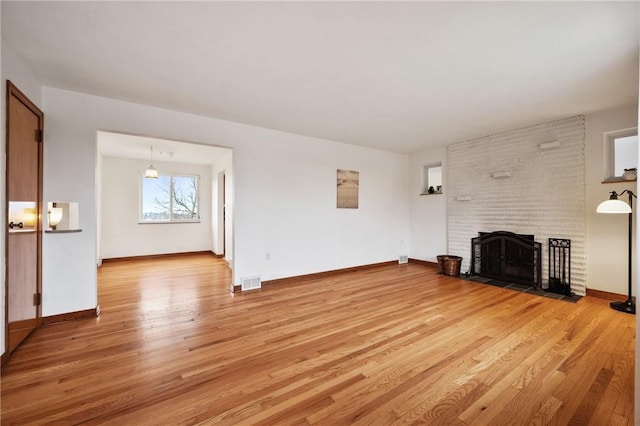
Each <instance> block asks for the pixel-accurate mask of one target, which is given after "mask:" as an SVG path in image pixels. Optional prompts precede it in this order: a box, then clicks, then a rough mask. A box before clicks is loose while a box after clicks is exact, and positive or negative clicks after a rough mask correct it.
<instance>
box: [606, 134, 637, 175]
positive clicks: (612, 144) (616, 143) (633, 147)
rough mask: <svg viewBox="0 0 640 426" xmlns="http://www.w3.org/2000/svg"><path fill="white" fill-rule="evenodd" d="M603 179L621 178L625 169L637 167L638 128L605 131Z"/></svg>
mask: <svg viewBox="0 0 640 426" xmlns="http://www.w3.org/2000/svg"><path fill="white" fill-rule="evenodd" d="M605 152H606V156H605V160H606V163H605V181H616V180H622V179H623V177H622V175H623V174H624V172H625V170H629V169H637V168H638V129H637V128H632V129H624V130H617V131H614V132H607V133H605Z"/></svg>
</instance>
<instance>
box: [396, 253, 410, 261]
mask: <svg viewBox="0 0 640 426" xmlns="http://www.w3.org/2000/svg"><path fill="white" fill-rule="evenodd" d="M398 263H409V256H407V255H406V254H403V255H400V256H398Z"/></svg>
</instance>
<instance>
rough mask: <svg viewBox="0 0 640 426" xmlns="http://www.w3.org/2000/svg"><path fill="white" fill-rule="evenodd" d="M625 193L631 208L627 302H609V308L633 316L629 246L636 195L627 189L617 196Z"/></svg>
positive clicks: (630, 238) (633, 305) (634, 308)
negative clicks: (627, 195)
mask: <svg viewBox="0 0 640 426" xmlns="http://www.w3.org/2000/svg"><path fill="white" fill-rule="evenodd" d="M625 192H626V193H628V194H629V207H630V208H631V211H630V212H629V258H628V265H627V267H628V276H627V280H628V291H627V295H628V296H627V300H625V301H624V302H611V303H610V304H609V306H611V308H612V309H615V310H616V311H621V312H626V313H628V314H635V313H636V304H635V302H634V301H633V297H632V296H631V290H632V273H631V264H632V256H631V246H632V243H633V239H632V236H631V232H632V229H633V197H635V196H636V194H634V193H633V192H631V191H630V190H628V189H625V190H624V191H622V193H620V194H618V195H624V193H625Z"/></svg>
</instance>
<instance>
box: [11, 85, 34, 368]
mask: <svg viewBox="0 0 640 426" xmlns="http://www.w3.org/2000/svg"><path fill="white" fill-rule="evenodd" d="M43 121H44V114H43V113H42V111H40V109H38V108H37V107H36V106H35V105H34V104H33V103H32V102H31V101H30V100H29V99H28V98H27V97H26V96H25V95H24V94H23V93H22V92H20V90H18V88H17V87H15V86H14V85H13V84H12V83H11V82H10V81H7V138H6V145H7V170H6V173H7V175H6V184H7V189H6V191H7V205H6V210H5V211H6V216H5V217H6V219H7V222H6V228H5V229H6V233H5V241H6V251H5V266H6V278H5V290H6V291H5V297H6V319H5V321H6V326H7V327H6V328H5V330H6V331H7V332H6V341H5V348H6V354H10V353H11V352H12V351H13V350H14V349H15V348H16V347H17V346H18V345H19V344H20V343H21V342H22V341H23V340H24V339H25V338H26V337H27V336H28V335H29V334H30V333H31V332H32V331H33V330H35V328H36V327H38V326H39V325H40V324H41V314H42V313H41V308H40V305H41V300H40V299H41V251H42V250H41V246H42V226H41V223H42V141H43V137H42V134H43V133H42V130H43ZM6 359H8V357H5V361H6Z"/></svg>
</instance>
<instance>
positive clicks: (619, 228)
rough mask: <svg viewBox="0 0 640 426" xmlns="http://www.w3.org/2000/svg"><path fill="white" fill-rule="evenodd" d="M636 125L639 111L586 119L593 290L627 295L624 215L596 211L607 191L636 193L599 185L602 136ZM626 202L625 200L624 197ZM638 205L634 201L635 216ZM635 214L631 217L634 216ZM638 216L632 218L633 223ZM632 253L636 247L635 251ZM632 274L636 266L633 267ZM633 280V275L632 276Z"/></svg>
mask: <svg viewBox="0 0 640 426" xmlns="http://www.w3.org/2000/svg"><path fill="white" fill-rule="evenodd" d="M637 125H638V107H637V105H636V106H633V107H628V108H619V109H614V110H609V111H602V112H598V113H594V114H589V115H587V116H586V146H585V162H586V173H585V183H586V202H585V206H586V220H587V276H588V283H587V287H588V288H590V289H594V290H602V291H608V292H612V293H618V294H627V257H628V251H627V250H628V249H627V239H628V233H627V232H628V231H627V229H628V225H627V224H628V219H627V216H626V215H607V214H597V213H596V207H598V204H600V203H601V202H602V201H604V200H606V199H608V198H609V192H610V191H616V192H618V193H620V192H622V191H623V190H625V189H630V190H632V191H633V192H634V193H636V192H637V191H636V187H637V185H636V182H622V183H602V181H603V180H604V178H605V142H604V135H603V133H604V132H609V131H613V130H620V129H628V128H630V127H636V126H637ZM623 199H624V200H625V201H627V196H626V195H625V196H624V197H623ZM638 207H640V203H637V200H634V210H635V212H637V211H638V210H637V209H638ZM635 212H634V213H635ZM635 218H637V214H634V219H635ZM634 250H635V247H634ZM633 269H634V271H635V270H637V269H636V264H635V263H634V265H633ZM634 277H635V275H634Z"/></svg>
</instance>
